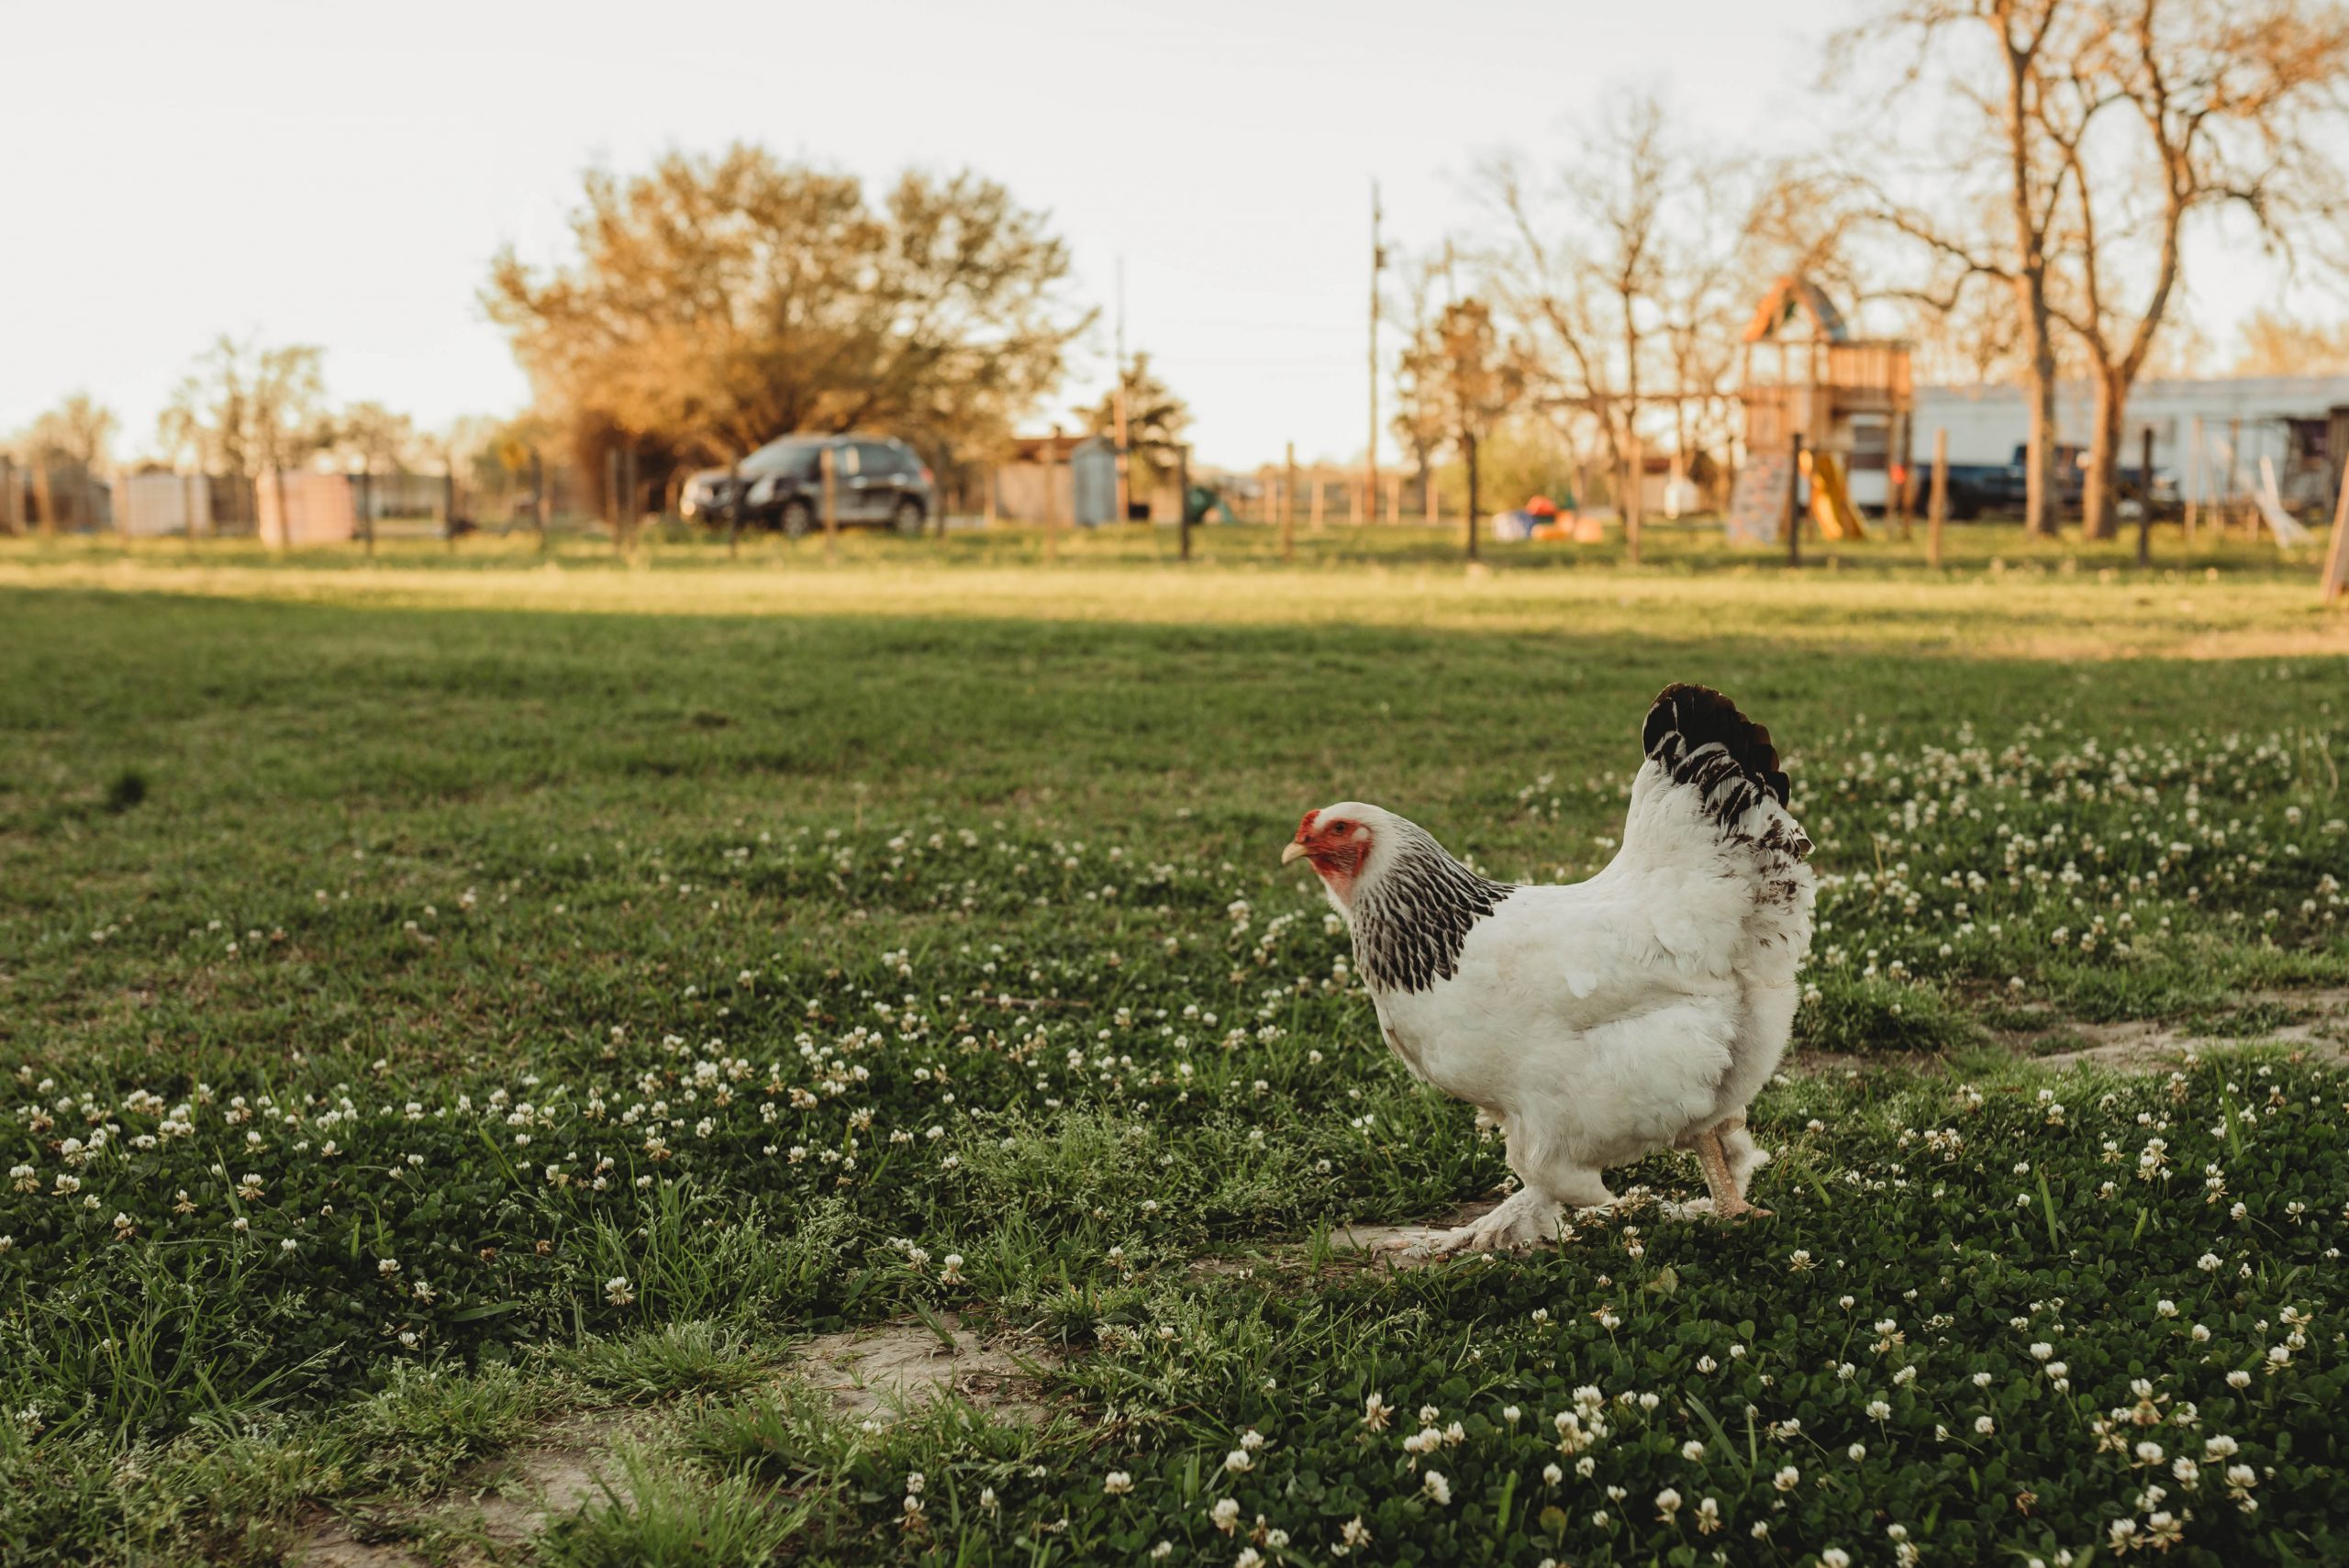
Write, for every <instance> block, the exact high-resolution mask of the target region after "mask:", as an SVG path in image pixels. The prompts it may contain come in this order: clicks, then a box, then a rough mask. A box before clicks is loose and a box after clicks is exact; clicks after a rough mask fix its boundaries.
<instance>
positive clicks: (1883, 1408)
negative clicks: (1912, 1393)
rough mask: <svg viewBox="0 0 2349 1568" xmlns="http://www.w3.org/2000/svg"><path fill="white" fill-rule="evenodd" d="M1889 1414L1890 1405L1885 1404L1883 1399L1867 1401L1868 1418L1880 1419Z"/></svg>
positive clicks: (1890, 1411)
mask: <svg viewBox="0 0 2349 1568" xmlns="http://www.w3.org/2000/svg"><path fill="white" fill-rule="evenodd" d="M1891 1414H1892V1407H1891V1406H1889V1405H1887V1404H1886V1403H1885V1402H1884V1401H1883V1400H1881V1399H1871V1400H1869V1401H1868V1418H1869V1419H1870V1420H1873V1421H1881V1420H1883V1419H1884V1418H1887V1417H1888V1416H1890V1415H1891Z"/></svg>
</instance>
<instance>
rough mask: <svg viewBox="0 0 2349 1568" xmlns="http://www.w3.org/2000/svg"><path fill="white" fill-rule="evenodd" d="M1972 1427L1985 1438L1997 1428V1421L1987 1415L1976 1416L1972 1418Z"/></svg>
mask: <svg viewBox="0 0 2349 1568" xmlns="http://www.w3.org/2000/svg"><path fill="white" fill-rule="evenodd" d="M1974 1429H1975V1430H1976V1432H1979V1433H1980V1434H1981V1435H1982V1436H1984V1437H1986V1438H1987V1437H1988V1436H1989V1435H1990V1434H1991V1433H1992V1432H1995V1431H1997V1430H1998V1422H1997V1421H1995V1420H1993V1419H1991V1418H1989V1417H1987V1416H1976V1417H1975V1418H1974Z"/></svg>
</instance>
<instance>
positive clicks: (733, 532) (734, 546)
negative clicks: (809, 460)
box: [726, 449, 829, 561]
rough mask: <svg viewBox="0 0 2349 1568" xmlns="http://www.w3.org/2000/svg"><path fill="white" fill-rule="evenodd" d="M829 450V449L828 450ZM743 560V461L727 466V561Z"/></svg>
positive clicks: (735, 461)
mask: <svg viewBox="0 0 2349 1568" xmlns="http://www.w3.org/2000/svg"><path fill="white" fill-rule="evenodd" d="M827 450H829V449H827ZM741 558H742V460H741V459H740V458H739V457H738V458H736V459H735V460H734V461H733V462H729V463H728V464H727V465H726V559H727V560H729V561H740V559H741Z"/></svg>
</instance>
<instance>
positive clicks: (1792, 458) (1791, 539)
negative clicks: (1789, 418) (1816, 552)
mask: <svg viewBox="0 0 2349 1568" xmlns="http://www.w3.org/2000/svg"><path fill="white" fill-rule="evenodd" d="M1801 564H1802V433H1801V432H1800V431H1797V432H1796V433H1795V435H1794V437H1793V439H1792V444H1791V445H1790V446H1789V448H1788V450H1787V565H1788V566H1800V565H1801Z"/></svg>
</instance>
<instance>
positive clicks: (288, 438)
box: [157, 337, 333, 478]
mask: <svg viewBox="0 0 2349 1568" xmlns="http://www.w3.org/2000/svg"><path fill="white" fill-rule="evenodd" d="M320 361H321V356H320V353H319V351H318V350H317V349H315V348H311V347H308V346H307V345H288V346H286V347H284V348H276V349H269V348H262V347H261V346H259V345H258V344H254V343H250V342H247V343H239V342H238V341H236V340H235V339H231V338H225V337H224V338H222V339H219V340H218V341H217V342H216V343H214V344H213V346H212V347H211V348H210V349H208V350H206V351H205V352H204V353H203V354H202V355H200V356H199V357H198V358H197V360H196V368H195V371H194V372H192V373H189V374H188V375H187V376H186V377H185V378H184V380H182V381H181V383H180V384H179V387H178V389H177V390H176V391H174V392H173V394H172V400H171V402H170V404H169V405H168V406H165V408H164V409H163V413H162V417H161V419H160V420H159V421H158V422H157V433H158V436H159V438H160V439H161V442H162V445H163V448H164V450H166V451H167V452H169V453H170V454H171V455H172V457H173V460H174V461H177V462H186V463H189V464H191V465H193V466H194V467H195V468H198V469H201V470H203V471H205V472H207V473H211V472H217V471H225V472H228V473H241V474H244V475H246V476H247V477H248V478H259V477H260V476H261V475H262V474H263V473H272V472H274V471H276V470H279V469H285V468H292V467H294V466H295V465H296V464H298V463H300V462H303V461H304V460H306V458H308V457H309V456H310V455H311V454H312V453H314V452H317V451H318V450H321V449H322V448H324V447H326V446H327V445H328V443H329V442H331V440H332V439H333V428H332V426H331V424H330V422H329V421H328V418H327V414H326V383H325V378H324V376H323V374H322V373H321V371H320Z"/></svg>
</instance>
